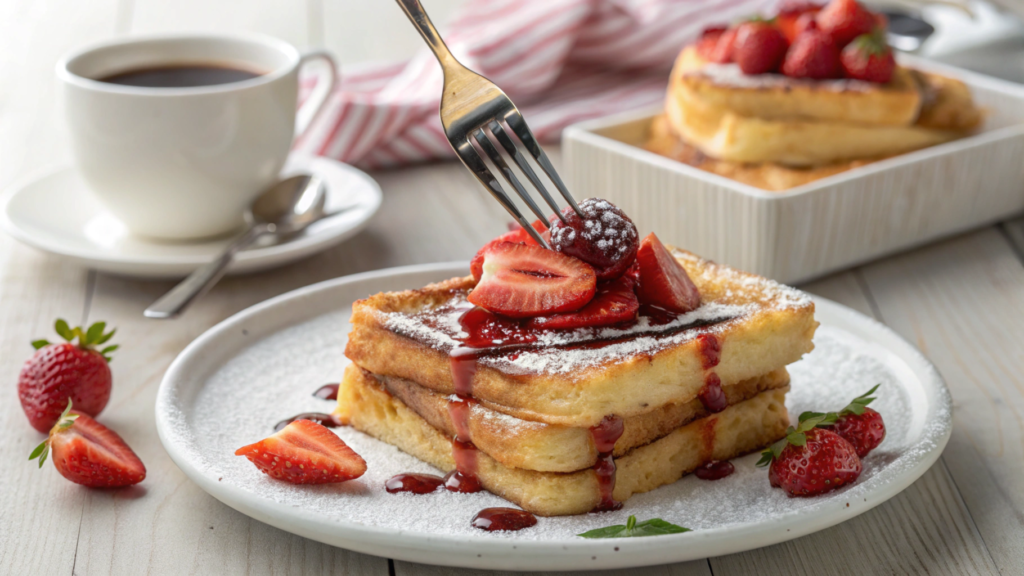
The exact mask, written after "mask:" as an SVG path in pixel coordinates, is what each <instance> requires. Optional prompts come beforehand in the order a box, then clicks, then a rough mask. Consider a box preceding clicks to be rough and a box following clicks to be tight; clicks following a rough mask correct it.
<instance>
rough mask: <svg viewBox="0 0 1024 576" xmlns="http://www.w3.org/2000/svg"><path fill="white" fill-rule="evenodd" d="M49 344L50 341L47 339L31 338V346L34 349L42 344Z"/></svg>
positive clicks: (37, 348)
mask: <svg viewBox="0 0 1024 576" xmlns="http://www.w3.org/2000/svg"><path fill="white" fill-rule="evenodd" d="M49 345H50V342H49V341H48V340H33V341H32V347H33V348H35V349H36V350H39V349H40V348H42V347H44V346H49Z"/></svg>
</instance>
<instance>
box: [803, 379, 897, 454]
mask: <svg viewBox="0 0 1024 576" xmlns="http://www.w3.org/2000/svg"><path fill="white" fill-rule="evenodd" d="M875 390H878V386H877V385H876V386H875V387H874V388H872V389H871V390H868V391H867V392H866V393H864V394H862V395H860V396H858V397H856V398H854V399H853V401H852V402H850V404H849V405H847V406H846V407H845V408H843V409H842V410H840V411H839V412H838V413H837V414H836V417H835V423H834V424H832V425H831V426H829V428H830V429H831V430H832V431H834V432H835V433H836V434H839V435H840V436H842V437H843V438H845V439H846V440H847V441H848V442H849V443H850V444H853V447H854V448H855V449H856V450H857V456H860V457H861V458H863V457H865V456H867V455H868V453H869V452H871V451H872V450H874V449H875V448H878V445H879V444H881V443H882V440H885V423H884V422H882V415H881V414H879V413H878V412H876V411H874V410H872V409H871V408H868V407H867V406H868V404H870V403H871V402H872V401H874V397H872V396H871V395H872V394H874V393H875ZM830 418H831V417H829V418H827V419H826V420H828V419H830ZM820 425H821V424H819V426H820Z"/></svg>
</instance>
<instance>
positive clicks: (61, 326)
mask: <svg viewBox="0 0 1024 576" xmlns="http://www.w3.org/2000/svg"><path fill="white" fill-rule="evenodd" d="M53 329H54V330H56V331H57V334H58V335H59V336H60V337H61V338H63V339H65V340H67V341H68V342H71V341H72V340H74V339H75V333H74V332H72V331H71V328H70V327H69V326H68V323H67V321H65V320H64V319H63V318H58V319H57V322H56V323H55V324H54V325H53Z"/></svg>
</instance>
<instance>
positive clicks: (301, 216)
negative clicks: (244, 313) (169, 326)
mask: <svg viewBox="0 0 1024 576" xmlns="http://www.w3.org/2000/svg"><path fill="white" fill-rule="evenodd" d="M326 189H327V187H326V186H325V185H324V183H323V181H322V180H320V178H318V177H316V176H292V177H291V178H286V179H284V180H282V181H280V182H278V183H277V184H274V185H273V186H272V187H270V188H269V189H267V191H266V192H264V193H263V194H260V196H259V197H258V198H256V201H255V202H253V203H252V206H251V207H250V208H249V210H248V212H246V215H245V219H246V222H248V224H249V229H248V230H247V231H246V232H245V234H242V235H241V236H239V237H238V239H236V240H235V241H234V242H232V243H231V244H229V245H228V247H227V248H225V249H224V252H223V253H222V254H221V255H220V256H218V257H217V258H216V259H215V260H214V261H212V262H210V263H209V264H204V265H203V266H201V267H199V268H198V269H197V270H196V271H195V272H193V273H191V274H189V276H188V278H185V279H184V280H182V281H181V282H180V283H179V284H178V285H177V286H175V287H174V288H172V289H171V291H170V292H168V293H167V294H164V295H163V296H162V297H161V298H160V299H159V300H157V301H156V302H154V303H153V304H152V305H151V306H150V307H149V308H146V311H145V312H144V314H145V315H146V318H158V319H167V318H174V317H175V316H177V315H178V314H181V312H182V311H183V310H185V308H187V307H188V305H189V304H191V303H192V301H193V300H195V299H196V298H198V297H200V296H202V295H203V294H205V293H206V291H207V290H209V289H210V288H213V285H214V284H216V283H217V281H218V280H220V279H221V277H223V276H224V271H225V270H226V269H227V267H228V264H230V263H231V260H232V259H233V258H234V257H235V254H237V253H238V252H239V251H240V250H242V249H243V248H245V247H246V246H248V245H250V244H252V243H253V242H255V241H256V239H257V238H259V237H260V236H263V235H264V234H278V235H284V234H294V233H296V232H299V231H301V230H302V229H304V228H305V227H307V226H309V225H310V224H312V223H313V222H316V221H317V220H320V219H321V218H323V216H324V205H325V203H326V200H327V194H326Z"/></svg>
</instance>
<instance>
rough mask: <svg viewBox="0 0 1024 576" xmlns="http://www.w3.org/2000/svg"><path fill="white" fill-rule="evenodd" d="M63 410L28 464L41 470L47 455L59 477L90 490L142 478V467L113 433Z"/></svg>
mask: <svg viewBox="0 0 1024 576" xmlns="http://www.w3.org/2000/svg"><path fill="white" fill-rule="evenodd" d="M71 404H72V403H71V400H68V405H67V408H65V409H64V412H63V413H62V414H61V415H60V418H58V420H57V423H56V424H55V425H54V426H53V428H52V429H51V430H50V437H49V438H47V439H46V440H45V441H44V442H43V443H42V444H40V445H39V446H36V449H35V450H33V451H32V454H31V455H30V456H29V460H34V459H36V458H38V459H39V467H40V468H42V467H43V462H46V457H47V455H48V454H50V453H52V454H53V465H54V466H55V467H56V468H57V471H58V472H60V475H61V476H63V477H65V478H67V479H68V480H71V481H72V482H74V483H75V484H81V485H83V486H89V487H92V488H118V487H121V486H131V485H132V484H138V483H139V482H142V481H143V480H144V479H145V478H146V467H145V466H144V465H143V464H142V461H141V460H139V457H138V456H136V455H135V452H132V449H131V448H129V447H128V445H127V444H125V443H124V440H122V439H121V437H120V436H118V435H117V433H116V432H114V431H113V430H111V429H109V428H107V427H106V426H104V425H102V424H100V423H99V422H97V421H95V420H93V419H92V418H90V417H89V416H87V415H85V414H77V413H74V412H72V411H71Z"/></svg>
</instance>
